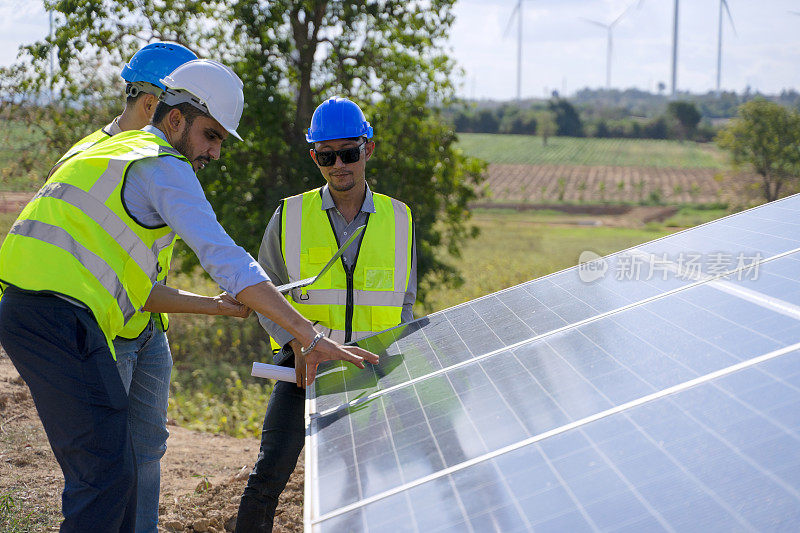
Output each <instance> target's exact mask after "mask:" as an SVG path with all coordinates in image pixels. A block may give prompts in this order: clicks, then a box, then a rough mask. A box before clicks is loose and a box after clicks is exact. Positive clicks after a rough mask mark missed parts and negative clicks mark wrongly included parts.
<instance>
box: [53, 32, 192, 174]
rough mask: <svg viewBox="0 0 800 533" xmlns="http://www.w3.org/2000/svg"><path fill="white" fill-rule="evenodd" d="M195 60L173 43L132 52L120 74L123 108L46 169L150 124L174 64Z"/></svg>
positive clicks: (176, 65) (152, 45)
mask: <svg viewBox="0 0 800 533" xmlns="http://www.w3.org/2000/svg"><path fill="white" fill-rule="evenodd" d="M193 59H197V55H195V53H194V52H192V51H191V50H189V49H188V48H186V47H185V46H182V45H180V44H176V43H162V42H156V43H150V44H148V45H146V46H145V47H144V48H142V49H141V50H139V51H138V52H136V53H135V54H134V55H133V57H132V58H131V59H130V61H129V62H128V63H126V64H125V66H123V67H122V72H120V77H121V78H122V79H123V80H125V82H126V84H125V97H126V98H125V108H124V109H123V110H122V114H120V115H119V116H117V117H116V118H115V119H114V120H112V121H111V123H110V124H108V125H106V126H104V127H102V128H100V129H99V130H97V131H95V132H94V133H90V134H89V135H87V136H86V137H84V138H83V139H81V140H80V141H78V142H77V143H75V144H74V145H73V146H72V148H70V149H69V150H67V153H65V154H64V155H63V156H61V159H59V160H58V162H57V163H56V164H55V166H54V167H53V169H52V170H51V171H50V175H52V174H53V172H55V171H56V170H57V169H58V167H59V166H61V164H62V163H64V161H66V160H67V159H69V158H70V157H72V156H74V155H75V154H78V153H80V152H83V151H84V150H86V149H87V148H90V147H92V146H94V145H95V144H97V143H98V142H100V141H103V140H105V139H108V138H109V137H111V136H113V135H116V134H118V133H121V132H123V131H130V130H140V129H142V128H144V127H145V126H147V125H148V124H149V123H150V119H152V118H153V113H154V112H155V110H156V105H157V104H158V98H159V96H161V92H162V91H163V90H164V88H165V86H164V84H163V83H162V82H161V78H165V77H167V76H168V75H169V74H170V73H172V71H173V70H175V69H176V68H177V67H178V66H180V65H183V64H184V63H186V62H187V61H191V60H193Z"/></svg>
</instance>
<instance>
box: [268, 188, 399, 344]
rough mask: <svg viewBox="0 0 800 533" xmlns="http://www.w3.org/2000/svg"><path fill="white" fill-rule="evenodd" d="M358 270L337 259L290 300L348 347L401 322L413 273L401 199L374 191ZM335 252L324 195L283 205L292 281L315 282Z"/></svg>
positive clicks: (318, 192)
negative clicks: (323, 202) (373, 207)
mask: <svg viewBox="0 0 800 533" xmlns="http://www.w3.org/2000/svg"><path fill="white" fill-rule="evenodd" d="M372 197H373V200H374V202H375V213H371V214H370V215H369V217H368V219H367V227H366V229H365V230H364V233H363V235H362V236H361V244H360V246H359V249H358V254H357V256H356V261H355V264H354V265H353V266H352V267H351V268H350V269H345V267H344V262H343V261H338V262H337V263H336V264H335V265H334V266H333V267H332V268H331V269H330V270H328V272H327V273H325V274H324V275H323V276H321V277H320V278H319V279H318V280H317V281H316V282H315V283H314V284H312V285H309V286H308V287H304V288H302V289H296V290H293V291H291V292H290V293H289V294H288V295H287V298H288V299H289V302H290V303H291V304H292V305H293V306H294V307H295V309H297V310H298V311H299V312H300V314H302V315H303V316H304V317H306V318H307V319H308V320H311V321H312V322H317V323H319V324H320V325H322V326H324V327H325V328H327V329H328V330H330V331H329V332H328V333H329V334H330V336H331V338H333V339H334V340H336V341H338V342H350V341H354V340H358V339H361V338H364V337H366V336H368V335H371V334H373V333H376V332H379V331H383V330H385V329H388V328H391V327H394V326H396V325H398V324H399V323H400V313H401V311H402V309H403V300H404V298H405V293H406V290H407V289H408V282H409V277H410V275H411V246H412V229H411V227H412V222H411V211H410V210H409V208H408V206H406V205H405V204H404V203H403V202H401V201H399V200H395V199H394V198H390V197H388V196H385V195H383V194H377V193H373V195H372ZM338 248H339V243H338V241H337V239H336V236H335V233H334V231H333V226H332V223H331V221H330V220H329V219H328V214H327V212H326V211H325V210H324V209H322V193H321V189H314V190H312V191H308V192H305V193H303V194H299V195H297V196H292V197H290V198H286V199H284V200H283V207H282V209H281V251H282V253H283V258H284V262H285V263H286V269H287V272H288V274H289V281H290V282H292V281H296V280H301V279H305V278H309V277H313V276H316V275H317V274H319V271H320V270H321V269H322V267H323V266H324V265H325V263H327V262H328V260H330V258H331V256H333V254H334V253H335V252H336V250H337V249H338Z"/></svg>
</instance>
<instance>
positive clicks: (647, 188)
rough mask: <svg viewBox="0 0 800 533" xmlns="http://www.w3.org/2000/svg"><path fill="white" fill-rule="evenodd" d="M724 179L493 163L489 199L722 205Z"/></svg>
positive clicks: (694, 173)
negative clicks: (651, 201)
mask: <svg viewBox="0 0 800 533" xmlns="http://www.w3.org/2000/svg"><path fill="white" fill-rule="evenodd" d="M729 179H730V178H726V177H724V176H723V174H722V173H721V172H720V171H719V170H716V169H712V168H658V167H627V166H625V167H620V166H575V165H510V164H491V165H489V170H488V178H487V182H486V183H487V187H488V191H489V193H490V195H489V197H488V198H487V200H488V201H490V202H493V203H553V202H570V203H598V202H630V203H638V202H642V201H648V200H655V199H656V197H657V199H658V200H660V201H664V202H667V203H671V204H674V203H696V204H699V203H702V204H707V203H713V202H719V201H723V200H724V198H723V196H724V186H725V184H726V181H727V180H729Z"/></svg>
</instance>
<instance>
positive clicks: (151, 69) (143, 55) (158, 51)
mask: <svg viewBox="0 0 800 533" xmlns="http://www.w3.org/2000/svg"><path fill="white" fill-rule="evenodd" d="M193 59H197V56H196V55H195V53H194V52H192V51H191V50H189V49H188V48H186V47H185V46H181V45H179V44H175V43H150V44H148V45H147V46H145V47H144V48H142V49H141V50H139V51H138V52H136V53H135V54H133V57H132V58H131V60H130V61H129V62H128V63H126V64H125V66H124V67H122V72H121V73H120V76H122V79H123V80H125V81H127V82H128V83H134V82H137V81H146V82H147V83H151V84H153V85H155V86H156V87H158V88H160V89H161V90H164V89H165V88H166V87H164V84H163V83H161V78H165V77H167V76H169V75H170V74H172V71H173V70H175V69H176V68H177V67H179V66H180V65H183V64H184V63H186V62H187V61H191V60H193Z"/></svg>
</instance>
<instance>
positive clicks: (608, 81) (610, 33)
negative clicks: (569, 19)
mask: <svg viewBox="0 0 800 533" xmlns="http://www.w3.org/2000/svg"><path fill="white" fill-rule="evenodd" d="M643 1H644V0H638V2H635V3H633V4H631V5H629V6H628V7H626V8H625V11H623V12H622V13H620V15H619V16H618V17H617V18H615V19H614V20H613V21H612V22H611V23H610V24H605V23H603V22H600V21H597V20H591V19H587V18H584V19H583V20H585V21H586V22H588V23H589V24H594V25H595V26H599V27H601V28H603V29H604V30H606V31H607V32H608V44H607V46H606V89H610V88H611V54H612V50H613V48H614V28H615V27H616V26H617V24H619V21H621V20H622V17H624V16H625V15H626V14H627V13H628V11H630V10H631V8H632V7H633V6H634V5H637V4H638V5H639V6H640V7H641V5H642V2H643Z"/></svg>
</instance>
